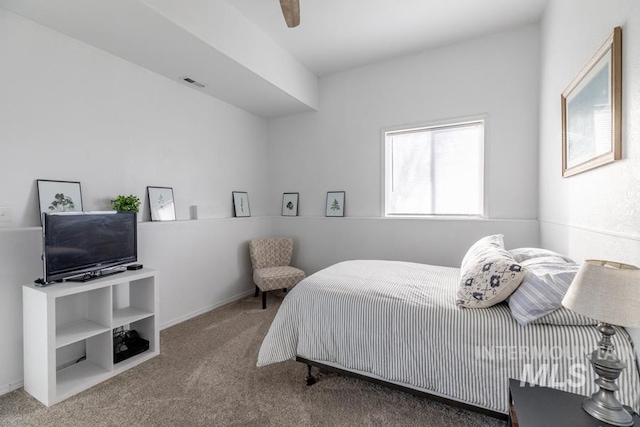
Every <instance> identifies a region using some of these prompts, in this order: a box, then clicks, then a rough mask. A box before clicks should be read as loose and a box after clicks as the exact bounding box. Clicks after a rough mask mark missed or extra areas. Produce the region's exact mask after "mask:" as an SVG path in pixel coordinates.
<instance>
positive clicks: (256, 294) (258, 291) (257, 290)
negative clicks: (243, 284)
mask: <svg viewBox="0 0 640 427" xmlns="http://www.w3.org/2000/svg"><path fill="white" fill-rule="evenodd" d="M259 293H260V288H259V287H258V285H256V292H255V293H254V294H253V297H254V298H255V297H257V296H258V294H259Z"/></svg>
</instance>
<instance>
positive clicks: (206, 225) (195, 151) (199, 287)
mask: <svg viewBox="0 0 640 427" xmlns="http://www.w3.org/2000/svg"><path fill="white" fill-rule="evenodd" d="M0 58H2V66H1V67H0V94H2V95H1V96H0V147H1V149H2V155H0V182H1V183H2V184H1V185H0V205H1V206H8V207H10V208H11V211H12V214H13V215H12V216H13V221H12V222H9V223H6V222H0V324H2V325H4V327H3V328H2V330H0V342H2V345H0V393H1V392H2V391H4V390H6V389H9V388H14V387H15V386H16V385H19V383H20V381H21V379H22V309H21V307H22V302H21V299H22V298H21V294H22V289H21V287H22V285H23V284H24V283H29V282H32V281H33V280H34V279H35V278H37V277H40V276H41V268H42V267H41V262H40V259H39V254H40V246H41V243H40V233H41V229H40V228H39V215H38V201H37V192H36V183H35V180H36V179H54V180H73V181H80V182H81V183H82V191H83V201H84V207H85V210H100V209H106V208H108V207H109V200H110V199H111V198H113V197H115V196H116V195H118V194H130V193H133V194H136V195H138V196H139V197H140V198H143V199H144V205H143V206H144V207H143V212H142V214H141V218H142V219H143V220H144V221H148V220H149V213H148V207H147V205H148V200H147V198H146V196H145V192H146V186H147V185H158V186H172V187H173V188H174V192H175V198H176V206H177V216H178V219H179V220H180V221H176V222H173V223H151V222H143V223H141V224H140V226H139V248H138V249H139V258H140V261H141V262H143V263H144V264H145V266H147V267H151V268H156V269H158V270H159V271H160V283H161V285H160V300H161V306H160V322H161V324H163V325H167V324H171V323H173V322H176V321H180V320H184V319H185V318H186V317H189V316H191V315H193V314H197V313H199V312H201V311H203V310H206V309H209V308H211V307H213V306H216V305H219V304H222V303H224V302H225V301H229V300H230V299H233V298H234V297H238V296H239V295H242V294H244V293H247V292H251V291H252V289H253V285H252V283H251V278H250V277H249V273H248V272H249V258H248V246H247V242H248V240H249V239H250V238H252V237H255V236H262V235H267V234H269V233H270V229H271V222H270V218H269V217H265V216H264V215H266V214H267V211H268V208H267V188H268V173H267V165H266V164H265V161H264V159H265V158H266V157H267V137H266V133H267V123H266V121H265V120H264V119H262V118H259V117H257V116H254V115H252V114H249V113H246V112H244V111H241V110H239V109H237V108H235V107H231V106H229V105H228V104H225V103H222V102H220V101H217V100H215V99H213V98H211V97H208V96H205V95H203V94H200V93H198V92H196V91H193V90H190V89H188V88H185V87H183V86H182V85H180V84H178V83H176V82H173V81H170V80H167V79H166V78H164V77H161V76H159V75H157V74H154V73H152V72H150V71H148V70H145V69H142V68H140V67H138V66H136V65H133V64H131V63H128V62H126V61H123V60H121V59H118V58H116V57H113V56H111V55H109V54H107V53H105V52H103V51H100V50H97V49H95V48H92V47H90V46H88V45H86V44H83V43H81V42H78V41H76V40H73V39H70V38H68V37H66V36H62V35H60V34H59V33H56V32H54V31H51V30H49V29H47V28H44V27H41V26H39V25H37V24H35V23H33V22H31V21H27V20H24V19H22V18H20V17H17V16H16V15H13V14H11V13H9V12H7V11H5V10H4V9H0ZM232 190H244V191H248V192H249V194H250V202H251V209H252V214H253V215H254V217H252V218H243V219H211V220H198V221H188V218H189V206H190V205H195V204H207V205H208V206H209V209H210V210H211V211H212V212H213V216H215V217H219V218H223V217H229V216H231V215H232V207H231V191H232Z"/></svg>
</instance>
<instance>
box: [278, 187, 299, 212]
mask: <svg viewBox="0 0 640 427" xmlns="http://www.w3.org/2000/svg"><path fill="white" fill-rule="evenodd" d="M299 196H300V194H299V193H284V194H283V195H282V216H298V197H299Z"/></svg>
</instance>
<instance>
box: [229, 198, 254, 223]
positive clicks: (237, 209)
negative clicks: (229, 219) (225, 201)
mask: <svg viewBox="0 0 640 427" xmlns="http://www.w3.org/2000/svg"><path fill="white" fill-rule="evenodd" d="M232 194H233V214H234V215H235V217H236V218H241V217H247V216H251V209H250V208H249V194H247V193H246V192H244V191H233V192H232Z"/></svg>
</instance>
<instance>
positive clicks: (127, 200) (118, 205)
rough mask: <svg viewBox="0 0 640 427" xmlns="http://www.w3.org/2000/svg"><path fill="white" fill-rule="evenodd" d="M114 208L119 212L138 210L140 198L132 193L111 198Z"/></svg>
mask: <svg viewBox="0 0 640 427" xmlns="http://www.w3.org/2000/svg"><path fill="white" fill-rule="evenodd" d="M111 206H112V207H113V210H115V211H118V212H138V211H139V210H140V199H138V196H134V195H133V194H130V195H128V196H122V195H120V196H118V197H116V198H115V199H113V200H111Z"/></svg>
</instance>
